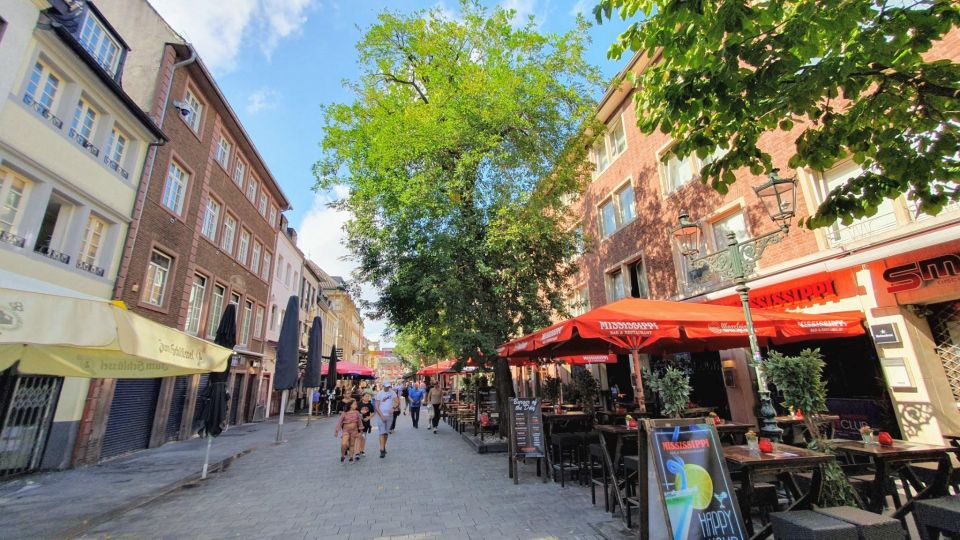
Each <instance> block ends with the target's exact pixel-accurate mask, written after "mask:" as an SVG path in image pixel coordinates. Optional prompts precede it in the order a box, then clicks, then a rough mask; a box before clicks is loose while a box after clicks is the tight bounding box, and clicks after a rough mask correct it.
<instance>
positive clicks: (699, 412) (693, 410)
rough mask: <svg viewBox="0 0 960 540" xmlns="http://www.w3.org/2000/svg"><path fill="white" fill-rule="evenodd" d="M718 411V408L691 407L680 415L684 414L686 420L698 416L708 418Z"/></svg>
mask: <svg viewBox="0 0 960 540" xmlns="http://www.w3.org/2000/svg"><path fill="white" fill-rule="evenodd" d="M716 410H717V408H716V407H690V408H689V409H685V410H684V411H683V412H682V413H680V414H682V415H683V417H684V418H696V417H698V416H708V415H709V414H710V413H712V412H714V411H716Z"/></svg>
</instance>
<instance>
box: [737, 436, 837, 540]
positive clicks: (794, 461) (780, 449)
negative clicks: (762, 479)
mask: <svg viewBox="0 0 960 540" xmlns="http://www.w3.org/2000/svg"><path fill="white" fill-rule="evenodd" d="M723 457H724V459H726V460H727V463H728V464H729V465H730V468H731V470H733V471H740V472H741V474H742V475H743V479H742V481H741V484H740V493H739V494H737V497H738V498H739V502H740V511H741V513H742V514H743V518H744V522H745V525H746V527H747V531H748V532H749V533H750V535H751V539H759V538H766V537H768V536H770V534H771V533H772V532H773V531H772V528H771V526H770V525H769V524H768V525H766V526H765V527H764V528H763V529H761V530H760V532H758V533H756V534H754V530H753V521H752V520H751V519H750V508H751V506H752V504H751V503H752V499H753V484H754V479H755V478H756V477H757V476H758V475H760V474H764V473H766V474H776V475H777V476H778V477H779V478H780V480H782V481H783V482H784V484H785V485H786V486H787V487H788V488H789V489H790V491H791V493H792V494H793V497H794V503H793V504H792V505H791V506H790V508H788V509H787V510H788V511H790V510H807V509H809V508H810V505H811V504H813V503H815V502H816V500H817V499H818V498H819V497H820V487H821V482H822V474H823V473H822V471H821V467H822V466H823V465H824V464H826V463H828V462H830V460H832V459H835V458H834V457H833V456H832V455H830V454H824V453H822V452H815V451H813V450H808V449H806V448H796V447H793V446H788V445H785V444H774V445H773V452H772V453H769V454H766V453H763V452H759V451H752V450H750V449H749V448H748V447H747V446H745V445H735V446H724V447H723ZM810 469H813V474H814V478H813V481H812V482H810V490H809V491H808V492H807V493H806V494H802V493H801V492H800V488H799V486H797V483H796V480H794V478H793V473H794V472H798V471H804V470H810Z"/></svg>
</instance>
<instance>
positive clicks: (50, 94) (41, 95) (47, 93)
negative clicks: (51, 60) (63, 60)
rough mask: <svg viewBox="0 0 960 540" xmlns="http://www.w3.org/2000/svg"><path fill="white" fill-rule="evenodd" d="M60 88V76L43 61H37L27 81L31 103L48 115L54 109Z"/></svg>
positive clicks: (27, 93)
mask: <svg viewBox="0 0 960 540" xmlns="http://www.w3.org/2000/svg"><path fill="white" fill-rule="evenodd" d="M59 90H60V77H58V76H57V75H56V74H54V73H53V71H52V70H51V69H50V67H49V66H47V65H46V64H44V63H43V62H37V63H35V64H34V65H33V70H32V71H31V72H30V79H29V80H28V81H27V91H26V97H28V98H29V101H30V103H29V105H34V107H35V108H36V109H37V111H38V112H40V113H41V114H44V116H46V115H47V114H50V112H51V111H53V109H54V106H55V105H56V100H57V92H58V91H59ZM25 101H26V100H25ZM37 106H39V107H37Z"/></svg>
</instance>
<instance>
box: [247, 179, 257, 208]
mask: <svg viewBox="0 0 960 540" xmlns="http://www.w3.org/2000/svg"><path fill="white" fill-rule="evenodd" d="M259 187H260V183H259V182H257V180H256V179H255V178H253V177H252V176H251V177H250V179H249V180H247V198H248V199H250V202H256V200H257V188H259Z"/></svg>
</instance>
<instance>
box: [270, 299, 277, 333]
mask: <svg viewBox="0 0 960 540" xmlns="http://www.w3.org/2000/svg"><path fill="white" fill-rule="evenodd" d="M276 329H277V306H276V305H272V306H270V331H271V332H272V331H275V330H276Z"/></svg>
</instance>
